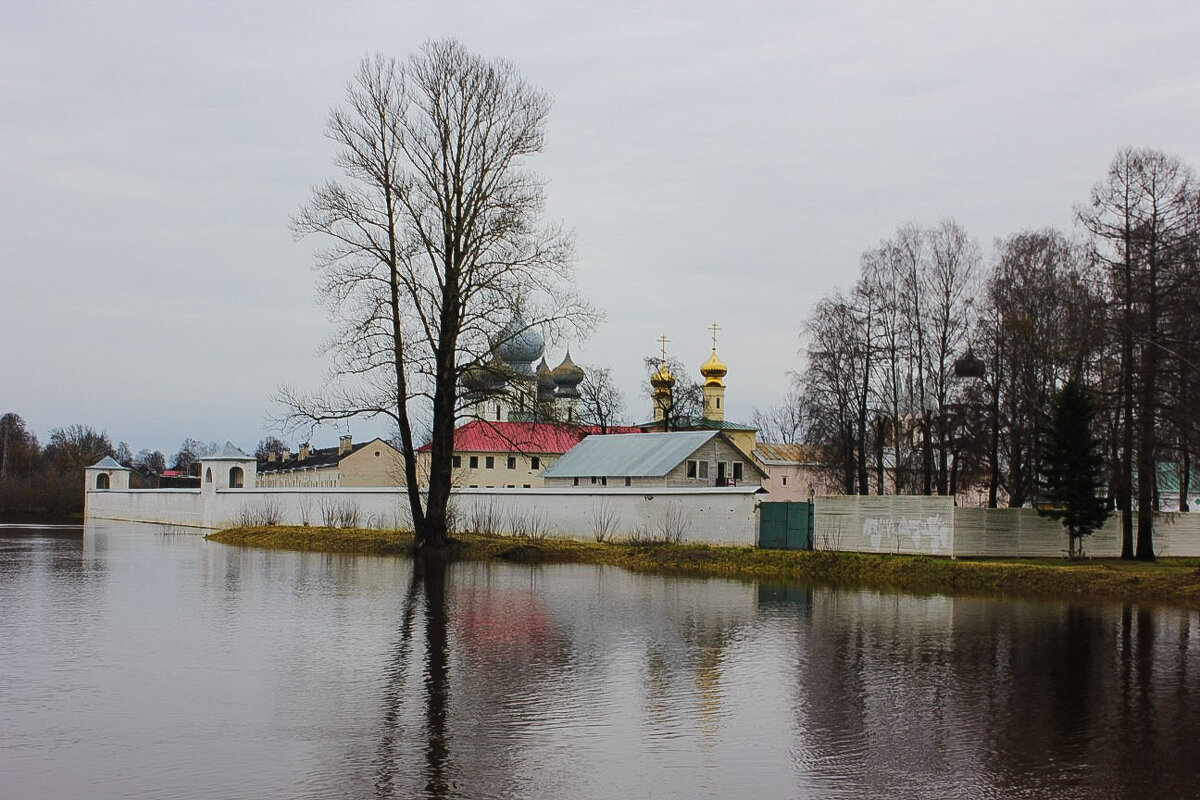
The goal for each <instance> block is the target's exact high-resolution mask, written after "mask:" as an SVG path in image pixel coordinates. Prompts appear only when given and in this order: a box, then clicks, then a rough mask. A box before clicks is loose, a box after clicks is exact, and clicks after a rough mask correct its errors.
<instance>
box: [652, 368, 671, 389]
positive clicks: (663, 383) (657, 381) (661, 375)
mask: <svg viewBox="0 0 1200 800" xmlns="http://www.w3.org/2000/svg"><path fill="white" fill-rule="evenodd" d="M650 385H651V386H653V387H654V388H655V389H658V390H659V391H665V390H667V389H670V388H671V387H672V386H674V385H675V376H674V375H672V374H671V370H669V369H667V362H665V361H662V362H660V363H659V365H658V369H657V370H655V372H654V374H653V375H651V376H650Z"/></svg>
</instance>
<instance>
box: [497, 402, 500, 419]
mask: <svg viewBox="0 0 1200 800" xmlns="http://www.w3.org/2000/svg"><path fill="white" fill-rule="evenodd" d="M496 421H497V422H499V421H500V404H499V403H497V404H496Z"/></svg>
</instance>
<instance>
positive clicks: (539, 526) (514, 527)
mask: <svg viewBox="0 0 1200 800" xmlns="http://www.w3.org/2000/svg"><path fill="white" fill-rule="evenodd" d="M508 531H509V533H510V534H511V535H512V536H513V537H514V538H517V539H535V540H541V539H545V538H546V536H548V535H549V533H550V521H549V520H548V519H547V518H546V514H545V512H543V511H536V510H535V511H528V512H522V511H516V510H514V511H513V512H512V513H511V514H509V516H508Z"/></svg>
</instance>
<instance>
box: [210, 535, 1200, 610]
mask: <svg viewBox="0 0 1200 800" xmlns="http://www.w3.org/2000/svg"><path fill="white" fill-rule="evenodd" d="M207 538H209V539H210V540H212V541H215V542H222V543H224V544H230V545H237V546H243V547H268V548H280V549H287V550H307V551H320V552H339V553H363V554H373V555H387V554H399V553H408V552H410V551H411V549H412V545H413V537H412V534H411V533H406V532H402V531H378V530H363V529H357V528H350V529H345V528H315V527H268V528H231V529H228V530H224V531H220V532H218V533H214V534H211V535H209V536H208V537H207ZM445 555H446V557H448V558H453V559H460V560H472V561H491V560H500V561H510V562H520V563H573V564H608V565H612V566H617V567H623V568H625V569H629V570H634V571H638V572H657V573H669V574H686V575H707V576H721V577H729V578H751V579H756V580H762V581H774V582H798V583H822V584H829V585H836V586H857V587H869V588H878V589H888V590H898V591H906V592H914V593H918V594H985V595H1001V596H1008V597H1045V598H1080V599H1082V598H1088V599H1096V600H1113V601H1121V602H1138V603H1145V604H1154V603H1158V604H1170V605H1179V606H1186V607H1190V608H1200V559H1196V558H1181V559H1172V558H1165V559H1160V560H1159V561H1156V562H1152V563H1143V562H1129V561H1119V560H1115V559H1114V560H1107V559H1105V560H1086V561H1070V562H1069V561H1062V560H1058V559H960V560H952V559H948V558H940V557H933V556H900V555H876V554H868V553H835V552H830V551H824V550H817V551H784V550H760V549H757V548H753V547H717V546H709V545H696V544H661V543H650V544H647V543H631V542H604V543H596V542H583V541H575V540H569V539H550V538H547V539H514V538H512V537H506V536H488V535H482V534H460V535H459V536H458V538H457V539H456V540H455V541H454V542H453V543H452V544H451V546H450V547H449V548H448V549H447V551H446V553H445Z"/></svg>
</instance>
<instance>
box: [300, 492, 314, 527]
mask: <svg viewBox="0 0 1200 800" xmlns="http://www.w3.org/2000/svg"><path fill="white" fill-rule="evenodd" d="M311 521H312V501H311V500H310V499H309V498H307V497H304V496H301V497H300V524H301V525H303V526H304V527H306V528H307V527H308V524H309V522H311Z"/></svg>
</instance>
